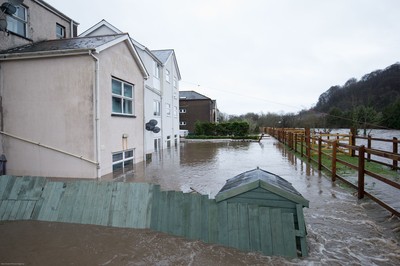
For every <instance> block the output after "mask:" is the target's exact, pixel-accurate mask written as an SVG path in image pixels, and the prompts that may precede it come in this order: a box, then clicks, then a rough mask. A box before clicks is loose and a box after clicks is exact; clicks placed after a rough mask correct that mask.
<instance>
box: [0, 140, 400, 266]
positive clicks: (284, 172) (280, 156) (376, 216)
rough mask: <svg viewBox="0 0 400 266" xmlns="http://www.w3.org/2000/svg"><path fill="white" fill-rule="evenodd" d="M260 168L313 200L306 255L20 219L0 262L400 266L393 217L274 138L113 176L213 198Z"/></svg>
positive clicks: (0, 234)
mask: <svg viewBox="0 0 400 266" xmlns="http://www.w3.org/2000/svg"><path fill="white" fill-rule="evenodd" d="M257 166H258V167H260V168H262V169H264V170H267V171H270V172H273V173H275V174H277V175H280V176H281V177H283V178H285V179H287V180H288V181H289V182H291V183H292V184H293V186H294V187H295V188H296V189H297V190H298V191H299V192H300V193H301V194H302V195H303V196H304V197H305V198H307V199H308V200H309V201H310V208H305V209H304V215H305V220H306V225H307V231H308V237H307V242H308V247H309V256H308V257H307V258H298V259H293V260H286V259H284V258H278V257H266V256H262V255H260V254H257V253H246V252H241V251H239V250H236V249H233V248H228V247H222V246H218V245H211V244H206V243H203V242H201V241H191V240H186V239H183V238H180V237H175V236H171V235H167V234H163V233H159V232H154V231H151V230H137V229H126V228H110V227H101V226H93V225H76V224H63V223H50V222H33V221H17V222H3V223H0V265H7V263H24V264H25V265H400V220H399V219H398V218H397V217H393V216H391V215H390V213H389V212H388V211H386V210H385V209H383V208H382V207H380V206H379V205H377V204H376V203H374V202H372V201H371V200H368V199H363V200H357V197H356V196H355V195H354V192H355V191H354V190H352V189H348V188H343V187H341V186H340V185H339V184H333V183H331V182H330V181H329V178H327V177H326V176H324V175H323V174H321V173H319V172H318V171H316V170H315V169H314V168H313V167H311V166H309V165H307V164H306V163H304V162H302V161H301V160H299V159H298V158H296V157H295V156H294V155H293V154H292V153H290V152H289V151H287V150H286V148H285V147H284V146H283V145H281V144H280V143H279V142H277V141H276V140H274V139H272V138H265V139H263V140H262V142H261V143H240V142H184V143H181V145H180V146H179V147H176V148H172V149H169V150H165V151H163V152H160V153H157V154H153V159H152V161H151V162H150V163H149V162H147V163H140V164H137V165H136V166H135V172H134V173H133V174H130V175H127V176H125V177H122V178H120V179H118V180H115V181H118V182H151V183H156V184H160V185H161V187H162V189H165V190H182V191H184V192H188V191H191V190H195V191H198V192H200V193H202V194H208V195H209V196H210V197H214V196H215V195H216V194H217V193H218V191H219V190H220V189H221V188H222V186H223V185H224V183H225V180H226V179H228V178H231V177H233V176H235V175H237V174H240V173H241V172H244V171H247V170H251V169H254V168H256V167H257ZM399 197H400V195H399ZM8 265H16V264H8ZM20 265H22V264H20Z"/></svg>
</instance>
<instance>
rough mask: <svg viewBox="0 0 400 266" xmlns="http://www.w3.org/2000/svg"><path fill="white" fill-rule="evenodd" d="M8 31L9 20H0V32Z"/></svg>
mask: <svg viewBox="0 0 400 266" xmlns="http://www.w3.org/2000/svg"><path fill="white" fill-rule="evenodd" d="M6 30H7V20H6V19H4V18H3V19H0V31H6Z"/></svg>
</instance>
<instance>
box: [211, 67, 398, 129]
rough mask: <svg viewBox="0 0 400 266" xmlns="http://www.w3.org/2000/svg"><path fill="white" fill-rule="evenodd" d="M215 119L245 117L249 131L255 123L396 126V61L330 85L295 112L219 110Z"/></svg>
mask: <svg viewBox="0 0 400 266" xmlns="http://www.w3.org/2000/svg"><path fill="white" fill-rule="evenodd" d="M219 121H220V122H224V121H246V122H248V123H249V127H250V131H251V132H257V131H258V128H259V127H311V128H349V127H356V128H364V129H366V128H388V129H400V63H395V64H393V65H391V66H389V67H387V68H385V69H383V70H375V71H373V72H371V73H369V74H366V75H364V76H363V77H362V78H361V79H360V80H357V79H355V78H350V79H349V80H348V81H347V82H345V84H344V85H342V86H340V85H336V86H332V87H330V88H329V89H328V90H327V91H326V92H324V93H322V94H321V95H320V96H319V99H318V102H317V103H316V105H315V107H313V108H311V109H309V110H302V111H300V112H299V113H297V114H294V113H286V114H276V113H267V114H264V113H260V114H255V113H247V114H244V115H240V116H234V115H228V114H224V113H220V116H219Z"/></svg>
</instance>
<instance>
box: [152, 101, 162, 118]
mask: <svg viewBox="0 0 400 266" xmlns="http://www.w3.org/2000/svg"><path fill="white" fill-rule="evenodd" d="M153 112H154V115H155V116H160V115H161V103H160V102H159V101H156V100H154V102H153Z"/></svg>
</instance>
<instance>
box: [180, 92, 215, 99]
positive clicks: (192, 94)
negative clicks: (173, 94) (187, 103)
mask: <svg viewBox="0 0 400 266" xmlns="http://www.w3.org/2000/svg"><path fill="white" fill-rule="evenodd" d="M179 99H181V100H211V99H210V98H208V97H207V96H204V95H203V94H200V93H198V92H195V91H180V92H179Z"/></svg>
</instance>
